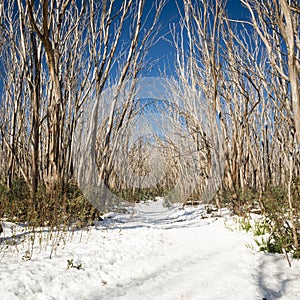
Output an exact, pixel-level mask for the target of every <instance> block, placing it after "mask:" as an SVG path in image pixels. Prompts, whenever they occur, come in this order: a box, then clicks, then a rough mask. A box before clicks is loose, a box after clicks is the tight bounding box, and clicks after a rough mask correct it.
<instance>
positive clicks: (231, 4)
mask: <svg viewBox="0 0 300 300" xmlns="http://www.w3.org/2000/svg"><path fill="white" fill-rule="evenodd" d="M153 1H155V0H148V1H146V3H147V4H146V6H147V5H148V6H150V5H151V3H152V2H153ZM192 1H193V0H192ZM178 7H179V8H181V9H182V8H183V5H182V1H181V0H177V1H176V0H168V2H167V4H166V6H165V7H164V9H163V11H162V14H161V17H160V24H161V27H162V29H161V34H162V35H165V36H166V38H167V39H170V38H171V37H170V35H168V31H169V28H170V25H171V24H172V23H175V25H178V24H179V18H180V16H179V12H178ZM227 13H228V16H229V17H230V18H231V19H239V20H241V19H246V18H247V16H248V13H247V9H245V8H244V7H243V6H242V5H241V3H240V0H228V1H227ZM174 55H175V52H174V47H173V46H172V44H171V43H170V42H168V41H166V40H160V41H159V42H158V43H157V44H156V45H155V46H154V47H153V48H152V49H151V50H150V52H149V57H148V58H150V59H154V60H155V59H156V60H158V63H157V65H156V66H155V67H154V68H153V70H147V71H146V72H145V73H144V76H159V69H163V66H164V65H166V67H167V68H168V67H170V69H169V70H168V71H169V72H170V73H172V64H173V61H174Z"/></svg>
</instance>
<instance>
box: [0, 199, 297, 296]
mask: <svg viewBox="0 0 300 300" xmlns="http://www.w3.org/2000/svg"><path fill="white" fill-rule="evenodd" d="M203 214H204V210H203V209H202V208H200V207H199V208H196V209H194V208H186V209H185V210H183V209H180V208H179V207H172V208H165V207H163V206H162V200H160V201H157V202H151V203H147V204H138V205H137V206H136V207H135V208H134V209H133V210H132V212H131V213H129V214H123V215H122V214H120V215H112V217H111V218H109V219H107V220H105V221H104V222H101V223H99V224H98V225H97V226H96V227H95V228H94V229H92V230H91V231H90V233H89V234H84V235H83V238H82V240H81V241H79V233H78V237H77V236H75V237H74V238H73V241H72V242H70V243H67V244H66V246H65V247H64V249H61V250H60V251H58V255H57V256H55V257H53V258H52V259H49V258H47V254H46V253H44V252H42V253H36V254H35V255H34V256H33V258H32V259H31V260H30V261H23V260H22V259H21V257H22V249H20V250H19V252H20V253H19V255H18V256H16V255H8V254H6V255H5V257H3V258H2V261H1V264H0V299H107V300H110V299H130V300H135V299H137V300H139V299H159V300H160V299H162V300H164V299H170V300H171V299H172V300H175V299H211V300H215V299H222V300H223V299H230V300H232V299H249V300H250V299H251V300H256V299H257V300H259V299H260V300H261V299H263V298H266V299H268V300H272V299H289V300H293V299H295V300H296V299H300V262H299V261H293V267H292V268H289V267H288V265H287V262H286V261H285V259H284V257H283V256H282V255H266V254H263V253H257V252H255V251H253V250H250V249H249V248H247V247H246V243H251V241H252V239H251V237H250V236H249V235H248V234H246V233H243V232H238V231H234V232H233V231H230V230H228V229H227V228H226V226H225V225H224V222H225V218H228V216H227V217H223V218H203ZM228 222H230V220H229V221H228ZM6 230H8V229H6ZM7 234H8V233H7ZM70 259H73V262H74V265H79V264H82V266H83V269H80V270H78V269H76V268H69V269H67V268H66V267H67V260H70Z"/></svg>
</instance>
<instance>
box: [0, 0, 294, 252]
mask: <svg viewBox="0 0 300 300" xmlns="http://www.w3.org/2000/svg"><path fill="white" fill-rule="evenodd" d="M179 2H180V4H178V10H179V11H178V15H179V19H180V20H179V22H177V23H176V24H175V23H172V21H171V22H170V24H168V30H167V33H164V34H161V30H162V27H161V17H162V16H163V14H164V8H165V6H166V2H165V1H164V0H157V1H147V0H139V1H136V0H126V1H113V0H103V1H93V0H79V1H73V0H72V1H71V0H57V1H55V0H43V1H33V0H26V1H25V0H14V1H11V0H0V77H1V78H0V116H1V118H0V220H9V221H13V222H22V223H26V224H28V225H29V226H32V228H38V227H40V226H48V227H49V228H50V229H55V228H73V227H74V226H75V227H78V226H79V227H82V226H86V225H90V224H92V221H93V220H95V219H97V218H99V217H100V215H101V214H102V213H103V212H105V211H107V210H109V209H112V208H116V209H118V207H122V205H124V203H130V202H131V203H134V202H137V201H141V200H144V199H153V198H154V197H156V196H163V197H165V201H166V202H180V203H182V204H183V205H184V206H185V205H195V204H199V203H213V204H215V205H216V206H217V207H218V208H220V207H224V206H227V207H230V209H231V210H232V211H233V212H234V213H236V214H239V215H241V216H246V215H247V214H248V213H249V212H250V211H255V212H258V213H260V214H262V215H265V216H266V218H267V219H268V220H269V221H270V222H271V223H272V224H275V225H274V228H273V229H274V230H273V234H274V239H275V240H276V243H277V244H279V248H280V249H285V250H286V251H289V250H291V249H293V251H294V252H295V253H298V255H300V254H299V251H300V250H299V241H300V218H299V215H300V153H299V151H300V148H299V145H300V2H299V0H289V1H288V0H265V1H260V0H241V3H242V5H243V6H244V7H245V8H246V9H247V12H248V18H247V19H242V20H241V19H231V18H230V17H229V16H228V15H227V9H226V1H222V0H215V1H212V0H209V1H204V0H197V1H191V0H179ZM161 39H166V40H168V42H169V43H170V44H171V45H172V47H173V49H174V53H173V54H174V55H173V56H172V58H171V61H172V66H171V67H170V66H169V65H167V64H166V65H165V66H164V68H162V71H161V72H160V76H159V77H160V79H159V80H157V81H155V86H156V87H157V88H158V89H159V86H158V84H157V82H158V81H159V82H160V83H161V84H162V89H163V90H164V92H163V95H160V96H158V95H157V94H156V93H155V92H154V91H152V93H153V94H152V95H151V93H150V94H149V95H147V97H145V96H144V95H142V94H141V93H139V91H140V90H143V88H144V89H145V87H144V86H143V80H142V79H143V76H144V75H143V74H144V71H145V70H147V69H150V68H152V67H155V65H156V64H158V63H159V62H158V61H155V60H152V59H151V55H149V53H150V52H151V49H152V48H153V47H156V46H157V45H159V42H160V40H161ZM169 67H170V68H171V71H170V70H169V71H168V72H167V71H165V69H167V68H169ZM162 78H163V79H162ZM154 80H155V79H154ZM152 86H153V85H152ZM144 98H147V99H146V100H147V101H146V100H145V99H144ZM272 226H273V225H272ZM270 250H272V249H270ZM273 250H274V249H273ZM297 251H298V252H297Z"/></svg>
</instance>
